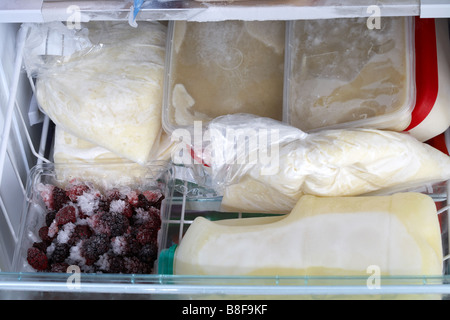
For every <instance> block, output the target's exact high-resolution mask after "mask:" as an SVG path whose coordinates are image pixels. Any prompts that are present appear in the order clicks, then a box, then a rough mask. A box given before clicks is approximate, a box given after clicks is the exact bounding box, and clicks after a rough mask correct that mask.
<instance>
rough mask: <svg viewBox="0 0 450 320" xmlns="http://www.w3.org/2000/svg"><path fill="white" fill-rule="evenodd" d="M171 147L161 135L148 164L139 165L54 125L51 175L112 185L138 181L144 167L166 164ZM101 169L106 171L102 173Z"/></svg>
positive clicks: (163, 134) (164, 136)
mask: <svg viewBox="0 0 450 320" xmlns="http://www.w3.org/2000/svg"><path fill="white" fill-rule="evenodd" d="M172 147H173V143H171V141H170V138H169V137H168V136H167V134H165V133H164V132H162V133H161V135H160V137H158V140H157V141H156V142H155V147H154V148H153V149H154V153H152V155H151V156H150V160H149V162H148V163H147V164H146V165H141V164H139V163H135V162H132V161H130V160H128V159H125V158H122V157H120V156H118V155H117V154H115V153H113V152H111V151H109V150H107V149H105V148H103V147H100V146H98V145H95V144H93V143H91V142H89V141H86V140H83V139H80V138H78V137H76V136H74V135H72V134H70V133H68V132H66V131H64V130H62V129H61V128H59V127H58V126H56V128H55V140H54V146H53V150H54V151H53V161H54V163H55V173H56V174H57V175H58V176H59V177H60V179H61V180H63V181H70V180H71V179H72V178H73V177H77V178H79V177H81V178H84V179H88V180H89V179H91V180H92V179H99V180H109V181H112V182H117V181H120V180H123V179H129V178H131V179H139V177H141V176H145V175H146V174H147V172H148V165H150V166H153V165H155V164H156V163H161V164H162V163H166V162H169V161H170V150H171V148H172ZM103 165H105V166H103ZM105 168H107V172H105V171H104V169H105ZM124 168H127V169H126V170H124Z"/></svg>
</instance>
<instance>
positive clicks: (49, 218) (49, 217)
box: [45, 211, 56, 227]
mask: <svg viewBox="0 0 450 320" xmlns="http://www.w3.org/2000/svg"><path fill="white" fill-rule="evenodd" d="M55 216H56V211H50V212H48V213H47V214H46V215H45V225H46V226H47V227H50V225H51V224H52V222H53V220H55Z"/></svg>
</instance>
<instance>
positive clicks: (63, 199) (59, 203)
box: [50, 186, 70, 211]
mask: <svg viewBox="0 0 450 320" xmlns="http://www.w3.org/2000/svg"><path fill="white" fill-rule="evenodd" d="M52 195H53V204H52V208H50V209H51V210H56V211H58V210H59V209H61V208H62V207H64V205H65V204H66V203H67V202H69V201H70V199H69V197H68V196H67V194H66V191H64V190H63V189H61V188H59V187H57V186H55V187H54V188H53V193H52Z"/></svg>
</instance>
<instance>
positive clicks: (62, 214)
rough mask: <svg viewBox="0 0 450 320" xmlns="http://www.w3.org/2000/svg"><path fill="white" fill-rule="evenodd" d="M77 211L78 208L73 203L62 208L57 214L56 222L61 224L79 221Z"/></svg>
mask: <svg viewBox="0 0 450 320" xmlns="http://www.w3.org/2000/svg"><path fill="white" fill-rule="evenodd" d="M76 212H77V209H76V208H75V207H74V206H72V205H68V206H65V207H63V208H61V209H60V210H59V211H58V212H57V213H56V215H55V222H56V224H57V225H58V226H61V225H64V224H66V223H69V222H72V223H75V222H76V221H77V214H76Z"/></svg>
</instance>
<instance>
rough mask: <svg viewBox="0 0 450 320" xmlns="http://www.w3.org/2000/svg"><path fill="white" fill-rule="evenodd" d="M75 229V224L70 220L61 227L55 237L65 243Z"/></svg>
mask: <svg viewBox="0 0 450 320" xmlns="http://www.w3.org/2000/svg"><path fill="white" fill-rule="evenodd" d="M74 229H75V224H74V223H72V222H69V223H66V224H65V225H64V226H63V227H62V229H61V230H60V231H59V232H58V237H57V238H56V239H57V241H58V242H59V243H67V242H69V240H70V237H71V235H72V233H73V230H74Z"/></svg>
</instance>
